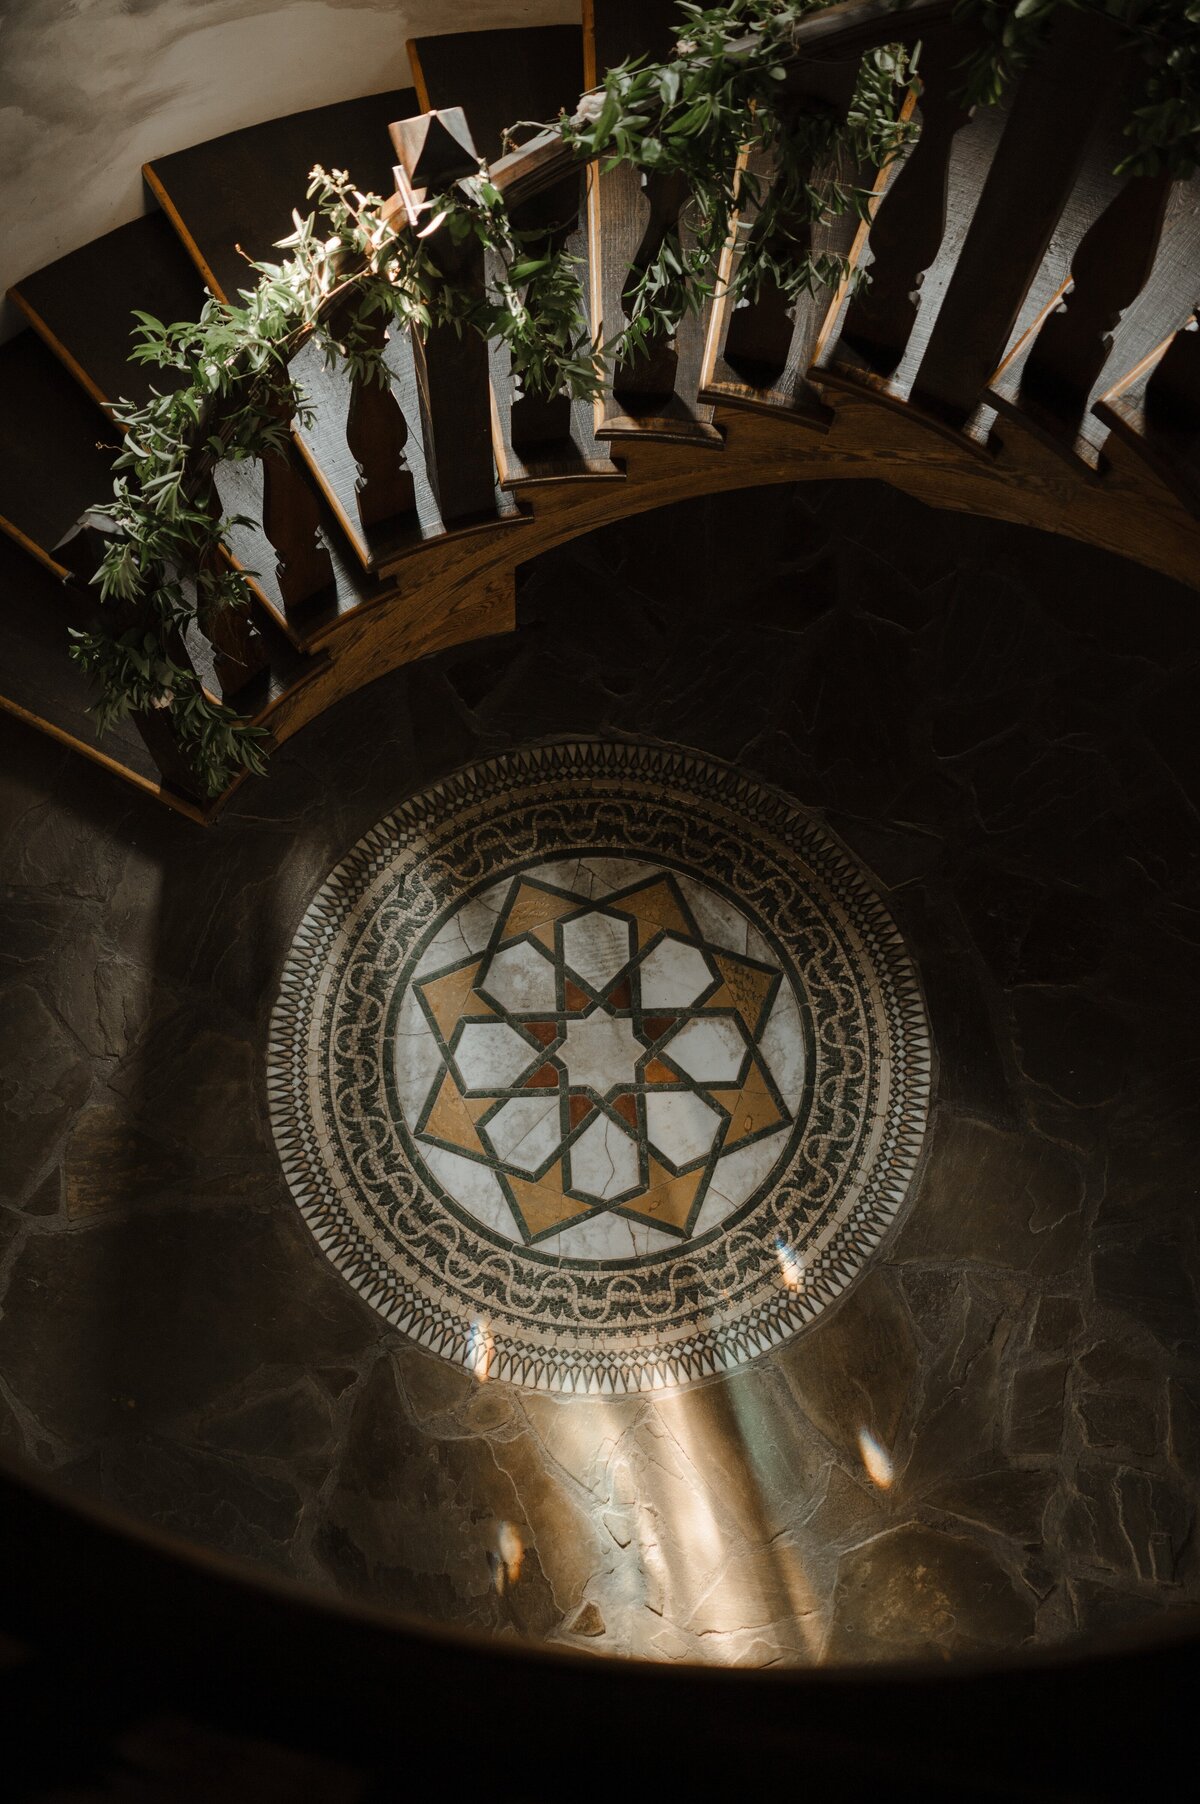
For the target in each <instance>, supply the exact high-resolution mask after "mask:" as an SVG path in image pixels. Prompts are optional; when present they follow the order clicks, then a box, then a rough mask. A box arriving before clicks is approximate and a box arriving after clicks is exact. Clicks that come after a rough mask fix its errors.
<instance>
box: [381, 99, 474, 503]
mask: <svg viewBox="0 0 1200 1804" xmlns="http://www.w3.org/2000/svg"><path fill="white" fill-rule="evenodd" d="M390 129H391V136H392V143H393V144H394V146H395V148H396V154H397V156H398V157H399V159H400V167H399V168H398V169H397V171H396V182H397V187H398V189H399V191H400V194H401V197H402V199H403V201H404V205H405V208H406V210H407V212H408V216H409V220H410V222H412V225H413V227H414V228H415V229H418V230H419V229H421V228H422V227H423V226H424V224H425V223H426V222H427V219H428V214H426V213H422V212H421V211H420V208H421V206H422V204H423V202H424V201H425V200H426V199H427V198H429V197H431V196H433V195H435V194H439V193H444V192H445V191H446V190H447V189H449V188H452V187H453V186H454V184H455V183H456V182H458V181H461V180H462V179H463V177H465V176H469V175H476V174H478V171H479V159H478V157H477V156H476V154H475V146H474V144H473V143H472V142H471V134H470V131H469V130H468V128H467V122H466V119H465V118H464V117H463V113H462V109H461V107H452V108H448V109H446V110H445V111H442V112H438V111H434V112H430V113H424V114H422V115H421V116H420V117H419V118H416V119H401V120H398V121H397V122H396V123H395V124H393V125H392V126H391V128H390ZM424 244H425V249H426V250H427V251H428V253H429V255H430V258H431V260H432V261H433V263H434V265H435V267H436V268H437V270H438V272H439V274H440V275H442V276H443V277H444V278H445V279H446V280H447V281H448V282H453V283H455V284H456V285H457V286H460V287H465V288H467V289H468V290H470V291H471V292H472V293H473V294H475V295H477V296H478V297H479V299H480V300H482V298H483V294H484V263H483V247H482V245H481V244H480V243H479V241H478V240H477V239H476V238H475V237H474V235H472V236H471V237H469V238H467V239H464V240H463V242H461V243H459V244H455V243H454V241H453V239H452V238H451V237H450V234H449V232H447V231H445V230H444V229H443V230H441V231H436V232H434V233H433V234H432V235H431V236H430V237H428V238H426V239H425V240H424ZM413 350H414V353H415V358H416V371H417V381H418V385H419V388H420V394H421V411H422V414H423V417H424V427H425V456H426V459H427V462H428V467H429V474H430V479H431V481H432V482H433V486H434V490H435V493H436V495H437V500H438V510H439V512H440V514H441V517H442V523H443V525H445V526H453V525H461V524H464V523H466V522H468V521H471V520H479V519H484V518H494V517H495V512H496V486H495V485H496V476H495V466H494V464H493V462H492V436H491V381H490V373H489V369H488V348H487V345H486V343H485V342H484V340H483V338H482V337H481V335H480V334H479V333H478V332H472V331H470V330H464V331H462V332H461V333H459V332H456V331H455V329H454V327H453V326H452V325H439V326H434V327H433V328H432V329H431V330H430V331H429V332H428V333H426V335H425V337H424V339H423V340H422V339H421V338H419V337H418V336H417V335H416V334H415V333H414V335H413Z"/></svg>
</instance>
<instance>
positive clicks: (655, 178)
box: [613, 172, 688, 413]
mask: <svg viewBox="0 0 1200 1804" xmlns="http://www.w3.org/2000/svg"><path fill="white" fill-rule="evenodd" d="M642 194H643V198H644V200H645V203H646V207H647V209H648V211H647V217H646V224H645V229H644V230H643V232H642V241H641V243H640V244H639V245H638V248H637V250H636V252H635V253H634V258H633V262H632V264H631V265H630V269H629V275H628V277H627V278H626V281H625V286H624V287H623V289H622V290H621V305H622V308H623V309H624V313H625V318H626V320H628V319H629V318H630V315H631V313H632V309H633V299H634V294H635V292H636V290H637V287H638V284H639V283H640V281H641V279H642V277H643V276H644V275H645V273H646V271H647V270H648V269H650V268H651V267H652V266H653V264H654V263H655V262H657V260H658V258H659V256H660V254H661V252H662V248H663V245H664V244H665V243H666V241H667V239H668V238H669V237H670V236H671V235H672V233H674V234H675V235H676V237H678V235H679V216H680V214H681V213H682V211H683V209H684V207H685V206H686V204H687V198H688V184H687V179H686V177H684V176H682V175H679V174H676V173H664V174H661V175H659V174H654V173H653V172H652V173H650V174H647V175H643V177H642ZM678 368H679V350H678V346H677V344H676V340H675V335H674V334H673V333H671V334H667V333H663V334H661V335H660V336H659V337H658V338H656V339H651V340H650V342H649V343H648V345H647V346H646V349H645V350H644V351H642V352H641V353H639V354H637V355H634V356H631V357H628V358H626V359H625V360H624V361H623V362H622V363H621V365H620V367H619V368H618V370H617V371H616V375H615V377H614V380H613V392H614V394H615V395H617V396H618V397H619V399H620V400H621V402H622V403H623V404H624V405H625V406H626V407H627V408H628V409H629V411H630V412H633V413H636V412H637V411H638V408H639V406H641V407H645V406H647V405H648V406H649V407H650V408H651V409H655V408H658V407H661V406H662V405H663V404H664V403H665V402H666V401H667V400H668V399H669V398H670V397H671V396H672V395H673V394H674V393H675V381H676V376H677V373H678Z"/></svg>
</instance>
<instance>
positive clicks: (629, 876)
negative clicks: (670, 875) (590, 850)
mask: <svg viewBox="0 0 1200 1804" xmlns="http://www.w3.org/2000/svg"><path fill="white" fill-rule="evenodd" d="M660 868H661V867H660V866H659V865H656V864H646V863H643V862H642V860H641V859H640V858H585V859H584V860H583V869H584V870H585V871H590V872H591V874H592V876H593V878H594V879H595V888H594V889H593V891H592V894H593V895H594V896H595V897H596V900H597V901H602V900H603V898H604V897H605V896H610V895H611V894H612V893H613V891H614V890H618V889H628V888H629V886H630V884H632V883H646V882H648V881H649V879H650V878H651V877H655V876H657V875H658V873H659V870H660Z"/></svg>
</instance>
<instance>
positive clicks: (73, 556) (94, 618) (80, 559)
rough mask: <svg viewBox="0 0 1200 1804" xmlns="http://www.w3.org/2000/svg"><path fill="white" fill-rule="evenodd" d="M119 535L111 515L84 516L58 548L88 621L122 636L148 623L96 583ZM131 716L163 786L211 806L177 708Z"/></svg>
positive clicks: (185, 663) (174, 642) (170, 643)
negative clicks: (105, 596) (179, 727)
mask: <svg viewBox="0 0 1200 1804" xmlns="http://www.w3.org/2000/svg"><path fill="white" fill-rule="evenodd" d="M115 532H116V525H115V523H114V521H113V520H112V519H111V518H110V517H109V516H108V515H107V514H102V513H97V512H94V511H93V512H92V513H87V514H84V515H83V516H82V517H81V518H80V519H79V520H77V521H76V523H75V525H74V526H73V527H72V528H71V530H70V531H69V532H68V533H67V534H66V535H65V537H64V538H62V539H61V540H60V542H59V543H58V544H57V545H56V546H55V547H54V556H55V560H56V561H57V562H58V563H59V564H61V565H62V566H63V568H64V569H65V570H69V571H70V572H71V575H70V576H69V577H68V578H67V579H66V581H67V584H68V587H69V588H70V589H71V590H72V592H73V593H74V595H75V599H76V602H77V603H78V605H79V607H80V611H81V615H82V618H83V619H84V620H85V621H86V623H87V624H88V625H89V626H91V627H92V628H93V629H96V628H103V629H104V630H105V631H107V632H110V633H112V634H114V636H116V637H120V635H121V634H122V633H127V632H129V631H131V630H134V629H136V628H138V627H144V625H145V622H144V621H143V620H142V619H141V618H140V617H139V612H138V603H137V602H136V601H117V600H112V601H106V602H103V603H101V602H100V600H99V593H100V591H99V590H98V589H97V588H96V587H95V586H94V585H93V583H92V578H93V577H94V576H95V574H96V571H97V570H98V569H99V567H100V561H101V559H102V558H103V556H104V551H105V547H106V545H107V543H108V541H109V539H111V538H112V537H113V535H114V533H115ZM163 636H164V638H165V640H166V648H167V651H168V653H169V655H170V657H171V658H172V660H173V661H174V662H175V663H176V664H178V665H180V666H181V667H182V668H183V669H185V670H192V661H191V659H190V657H189V656H188V653H187V648H186V647H185V645H184V643H183V639H182V637H181V636H180V635H179V634H178V633H167V634H164V635H163ZM193 674H195V673H194V671H193ZM130 718H131V720H132V721H133V724H134V726H135V727H136V728H137V730H138V732H139V734H140V735H141V738H142V740H143V742H144V744H145V746H146V750H147V751H148V752H149V753H150V756H151V758H152V759H153V761H154V763H155V765H156V767H157V769H158V772H159V775H160V776H161V777H162V780H163V782H164V783H166V784H167V785H169V787H170V788H172V789H176V790H178V791H179V793H180V794H181V795H186V796H189V797H190V798H191V799H192V800H194V801H199V802H202V803H206V802H208V801H209V800H211V798H210V797H209V796H207V795H206V794H205V791H204V787H203V785H202V784H201V782H200V780H199V778H198V777H197V776H196V774H195V772H194V771H193V769H192V767H191V765H190V764H189V763H188V761H187V759H186V758H185V757H184V755H183V752H182V750H181V749H180V745H179V740H178V738H177V737H176V733H175V723H174V719H173V717H172V714H171V710H170V709H169V708H166V707H164V708H153V709H147V710H145V711H144V712H142V713H137V714H133V715H131V716H130Z"/></svg>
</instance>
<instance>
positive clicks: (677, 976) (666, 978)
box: [638, 939, 714, 1009]
mask: <svg viewBox="0 0 1200 1804" xmlns="http://www.w3.org/2000/svg"><path fill="white" fill-rule="evenodd" d="M638 968H639V971H640V974H641V986H642V1007H643V1008H646V1009H659V1008H686V1007H687V1006H688V1004H689V1003H690V1002H694V1001H695V1000H696V998H697V996H700V995H702V994H703V993H704V991H705V990H706V989H707V988H708V986H709V985H710V984H711V983H712V981H713V977H714V973H713V972H712V971H710V970H709V968H708V962H707V960H706V959H705V957H704V954H703V953H702V952H701V951H700V950H699V949H698V948H697V947H695V946H689V945H686V944H685V943H684V942H683V941H682V940H674V939H666V940H659V942H658V944H657V946H655V947H654V948H653V949H652V950H651V951H650V952H648V953H647V954H646V957H645V958H644V959H643V960H642V962H641V965H640V966H639V967H638Z"/></svg>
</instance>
